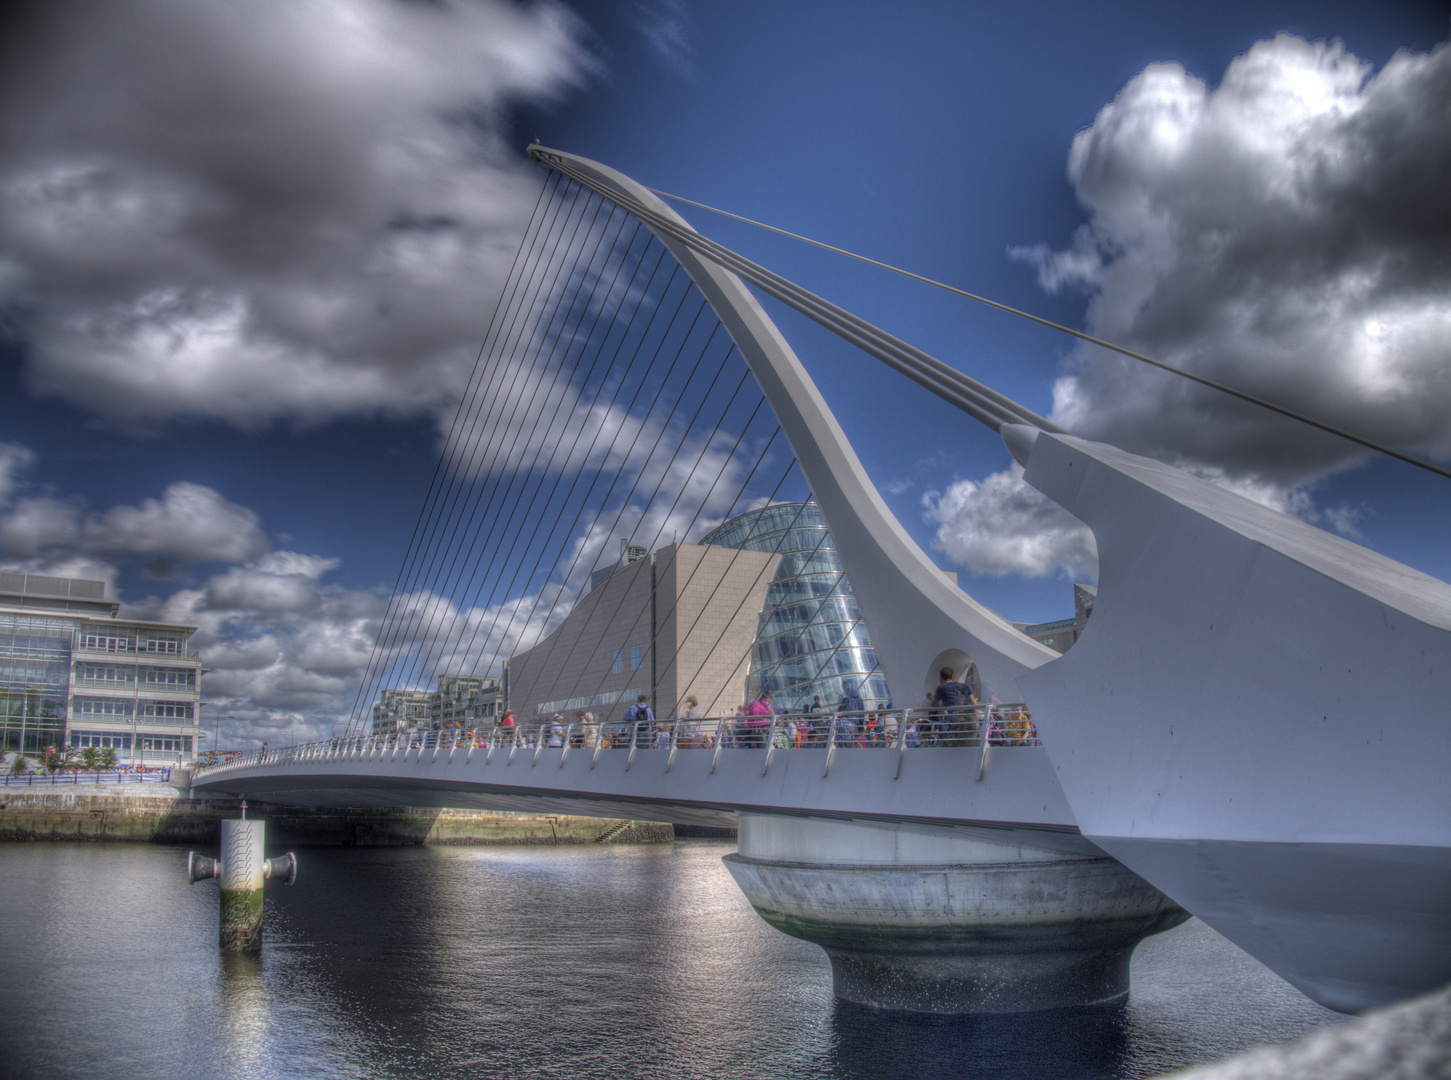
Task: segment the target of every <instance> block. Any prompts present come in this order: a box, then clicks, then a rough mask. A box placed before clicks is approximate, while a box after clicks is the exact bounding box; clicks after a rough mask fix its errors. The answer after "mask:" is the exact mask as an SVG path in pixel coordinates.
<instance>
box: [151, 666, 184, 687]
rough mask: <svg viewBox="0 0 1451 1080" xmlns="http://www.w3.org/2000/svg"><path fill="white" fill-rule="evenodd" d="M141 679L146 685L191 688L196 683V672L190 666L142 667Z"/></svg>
mask: <svg viewBox="0 0 1451 1080" xmlns="http://www.w3.org/2000/svg"><path fill="white" fill-rule="evenodd" d="M141 681H142V682H143V683H144V684H145V685H147V686H167V687H170V686H176V687H182V688H185V689H188V690H189V689H191V688H192V687H193V686H195V685H196V672H195V671H193V670H191V669H190V668H164V667H144V668H142V669H141Z"/></svg>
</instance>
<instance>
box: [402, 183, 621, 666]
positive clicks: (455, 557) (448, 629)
mask: <svg viewBox="0 0 1451 1080" xmlns="http://www.w3.org/2000/svg"><path fill="white" fill-rule="evenodd" d="M602 203H603V200H602ZM615 209H616V208H615V207H613V206H611V211H610V217H609V219H607V222H606V226H605V229H604V230H602V231H601V233H600V235H599V239H598V240H597V242H596V245H595V250H596V252H597V251H598V248H599V246H600V244H601V243H602V242H603V239H604V237H605V235H606V233H607V231H608V229H609V226H610V223H611V222H612V220H613V217H614V211H615ZM628 220H629V218H628V215H626V216H624V217H623V218H622V220H621V227H620V229H618V230H617V231H616V232H615V235H614V238H613V239H612V240H611V244H610V249H609V251H608V252H607V253H606V255H605V258H604V260H603V263H602V266H601V269H600V271H599V273H600V274H602V273H603V272H604V271H605V270H606V269H607V268H608V266H609V264H610V261H611V260H612V259H613V257H614V254H615V250H616V248H617V247H618V242H619V238H620V235H621V233H622V232H623V226H624V225H625V224H626V223H627V222H628ZM633 238H634V234H633V233H632V234H631V242H633ZM623 267H624V260H623V259H622V260H621V261H620V263H619V266H618V267H617V270H616V277H618V272H619V270H621V269H623ZM591 277H595V279H596V287H597V283H598V276H597V275H596V273H595V271H594V255H593V254H592V255H591V258H590V260H589V262H588V264H587V267H586V271H585V274H584V275H583V276H581V277H580V280H579V284H578V285H577V286H576V287H575V296H574V298H573V299H572V300H571V301H570V302H569V304H568V305H566V309H567V310H568V311H572V309H573V308H574V306H575V305H576V304H578V302H579V298H580V296H581V294H582V292H583V287H584V283H585V281H586V280H589V279H590V278H591ZM612 289H613V281H612V282H611V291H612ZM593 295H594V290H593V289H592V290H591V292H590V297H589V299H588V300H587V301H586V309H587V308H588V306H589V304H590V303H592V301H593ZM607 295H608V294H607ZM584 314H587V310H586V312H585V313H584ZM570 321H571V318H570V316H569V315H568V314H566V316H565V318H564V320H563V322H564V324H565V325H567V324H568V323H569V322H570ZM596 321H598V311H597V314H596ZM582 324H583V317H581V318H580V319H578V320H574V330H573V331H572V332H571V334H570V336H569V338H568V339H567V340H566V339H565V338H564V337H563V336H562V333H560V334H557V335H554V346H553V347H552V349H551V353H550V358H549V359H548V360H547V361H546V362H545V364H544V366H543V369H542V370H541V371H540V373H539V375H538V377H537V378H536V380H535V387H536V396H537V390H538V388H539V387H540V386H543V385H545V384H546V383H547V382H548V379H549V374H550V371H551V369H553V370H554V371H555V373H556V375H557V374H558V373H559V372H562V371H563V369H564V366H565V363H566V361H567V359H568V354H569V352H570V350H571V349H572V348H573V345H574V340H575V338H576V337H577V336H578V333H579V330H580V328H581V326H582ZM561 344H562V346H563V355H562V357H561V358H560V360H559V362H558V363H557V364H556V363H555V361H554V357H555V354H556V353H558V352H559V351H560V347H561ZM534 366H536V367H537V358H536V363H535V365H534ZM556 385H560V386H562V387H563V388H564V389H563V390H562V391H561V393H563V392H564V391H567V388H568V385H569V384H568V380H564V381H562V382H561V381H558V380H556ZM552 393H553V389H552V388H551V389H550V390H549V391H547V392H546V395H545V402H544V405H543V406H542V407H541V409H540V410H539V411H540V412H543V413H545V414H552V413H553V412H554V409H553V407H552V406H551V405H550V401H549V398H550V396H551V395H552ZM525 412H526V414H529V415H533V414H535V410H534V408H533V405H532V399H531V403H530V405H529V406H527V407H526V409H525ZM554 422H555V421H554V420H551V421H550V429H549V430H550V431H552V430H553V425H554ZM522 433H523V429H522V425H521V428H520V431H519V432H518V434H520V435H522ZM530 437H531V438H532V437H533V435H532V434H531V436H530ZM516 442H517V439H516ZM537 442H538V447H537V449H536V451H535V462H534V465H532V466H530V469H529V470H525V474H526V475H527V473H528V472H530V471H532V470H533V469H534V468H537V466H538V461H539V458H540V456H541V455H542V452H543V450H544V447H545V446H546V445H553V446H554V454H557V452H558V444H557V443H552V442H551V439H550V438H549V435H548V433H546V435H545V436H544V437H543V438H540V439H538V440H537ZM527 449H528V448H527V446H526V447H525V452H526V453H527ZM554 454H552V455H551V459H550V464H551V465H552V463H553V458H554ZM525 487H527V480H526V482H525ZM476 489H477V485H476ZM474 506H475V507H476V506H477V499H475V500H474ZM531 507H532V503H531ZM466 517H472V518H473V522H474V524H473V530H472V531H473V540H472V541H470V542H469V545H468V551H469V554H468V556H467V557H466V558H465V559H464V565H465V567H471V569H469V572H468V584H466V585H463V593H464V595H467V594H468V592H469V590H470V589H471V588H472V587H473V582H474V579H475V577H476V576H477V571H478V566H479V564H480V562H481V557H480V555H479V547H478V538H479V536H480V534H481V533H483V532H484V529H485V519H483V518H480V517H479V516H478V515H476V514H472V513H471V512H470V511H468V510H465V511H464V513H463V514H460V515H459V518H458V522H457V523H456V525H455V528H454V529H453V530H452V531H451V534H450V538H449V540H448V547H449V548H450V549H451V550H452V556H451V558H450V559H449V565H448V567H447V569H446V571H445V573H444V576H443V582H442V586H441V587H440V588H434V589H433V591H434V592H436V593H438V594H439V595H440V596H441V597H442V598H444V599H445V600H448V598H449V597H450V596H451V595H452V593H453V591H454V586H452V585H450V584H449V583H450V581H452V580H453V574H454V570H455V568H456V567H457V566H458V562H459V556H460V554H461V553H462V551H463V546H462V545H460V544H455V542H454V538H455V537H456V535H457V525H458V524H462V522H463V521H464V520H465V518H466ZM485 548H487V541H486V542H485ZM458 580H459V584H462V582H463V577H462V570H460V577H459V579H458ZM450 606H451V608H452V614H451V617H450V618H448V619H447V620H446V621H444V620H440V621H437V622H436V623H435V625H434V628H433V630H432V632H430V633H429V634H428V635H427V637H426V638H425V639H424V641H423V643H422V644H421V646H420V648H419V650H418V652H417V654H416V656H417V660H416V662H415V665H414V671H413V672H412V674H411V675H410V677H412V675H416V674H417V673H418V670H419V669H420V668H427V667H432V666H434V665H435V661H434V658H433V649H434V646H435V644H436V643H437V642H438V641H440V640H443V641H447V640H449V639H450V638H452V636H453V632H454V627H456V626H457V625H458V622H459V620H460V619H461V618H462V619H464V620H465V621H466V620H467V618H468V617H469V612H471V611H472V608H470V609H468V611H466V610H465V609H463V608H462V607H460V606H458V605H453V604H452V603H451V602H450ZM445 655H446V654H445ZM438 674H439V673H438V672H437V671H433V672H431V675H430V681H431V680H432V678H433V677H436V676H437V675H438Z"/></svg>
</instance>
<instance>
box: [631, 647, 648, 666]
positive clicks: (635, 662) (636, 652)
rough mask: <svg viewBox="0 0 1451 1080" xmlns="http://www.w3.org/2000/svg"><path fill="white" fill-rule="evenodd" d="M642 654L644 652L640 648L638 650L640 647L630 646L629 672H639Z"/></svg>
mask: <svg viewBox="0 0 1451 1080" xmlns="http://www.w3.org/2000/svg"><path fill="white" fill-rule="evenodd" d="M644 652H645V650H644V649H642V648H640V646H638V645H631V646H630V670H631V671H639V670H640V661H641V659H642V657H643V654H644Z"/></svg>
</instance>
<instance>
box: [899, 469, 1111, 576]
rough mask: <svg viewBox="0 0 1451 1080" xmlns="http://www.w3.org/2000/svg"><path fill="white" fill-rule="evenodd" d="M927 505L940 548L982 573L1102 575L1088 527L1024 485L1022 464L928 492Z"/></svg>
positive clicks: (929, 518) (950, 556) (959, 562)
mask: <svg viewBox="0 0 1451 1080" xmlns="http://www.w3.org/2000/svg"><path fill="white" fill-rule="evenodd" d="M922 505H923V507H924V509H925V510H926V513H927V520H928V521H929V522H931V523H932V524H935V525H936V526H937V536H936V546H937V548H938V549H939V550H941V551H942V552H944V553H945V554H946V555H947V556H948V557H949V558H951V559H952V560H953V561H955V562H957V563H958V564H960V565H962V566H970V567H972V569H973V570H975V571H977V572H978V573H980V574H1014V573H1016V574H1023V575H1025V576H1027V577H1042V576H1043V575H1045V574H1050V573H1052V572H1053V571H1054V570H1056V569H1057V568H1059V567H1064V568H1065V569H1067V570H1068V571H1069V572H1070V573H1072V574H1074V575H1075V576H1078V577H1080V578H1082V577H1093V576H1096V574H1097V567H1098V549H1097V548H1096V547H1095V546H1094V543H1093V534H1092V533H1091V532H1089V531H1088V526H1086V525H1084V524H1083V523H1082V522H1081V521H1079V520H1078V519H1077V518H1075V517H1073V516H1072V515H1071V514H1069V513H1068V512H1067V511H1066V510H1063V509H1062V508H1061V507H1059V506H1058V505H1057V504H1055V503H1053V502H1051V501H1050V500H1049V499H1048V498H1047V497H1046V496H1045V495H1042V494H1041V493H1039V491H1038V490H1037V489H1036V488H1033V487H1030V486H1029V485H1028V484H1027V483H1026V482H1024V480H1023V469H1022V466H1020V465H1016V464H1014V465H1013V466H1011V467H1010V468H1008V469H1005V470H1004V471H1002V472H998V473H993V474H992V475H991V476H989V477H988V478H987V479H986V480H983V481H981V482H974V481H972V480H958V481H956V482H954V483H952V484H950V485H949V486H948V487H947V490H946V491H943V492H935V491H932V492H928V493H927V494H926V495H924V496H923V498H922Z"/></svg>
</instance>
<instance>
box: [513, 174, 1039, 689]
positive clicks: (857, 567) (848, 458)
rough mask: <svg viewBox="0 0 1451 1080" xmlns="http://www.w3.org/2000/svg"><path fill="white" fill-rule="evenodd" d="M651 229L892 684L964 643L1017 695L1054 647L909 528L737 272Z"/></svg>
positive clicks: (908, 682)
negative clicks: (768, 411)
mask: <svg viewBox="0 0 1451 1080" xmlns="http://www.w3.org/2000/svg"><path fill="white" fill-rule="evenodd" d="M529 154H530V156H531V157H532V158H534V159H535V160H536V161H538V162H540V163H541V164H544V165H553V164H567V165H568V166H569V168H570V170H571V172H572V173H573V174H579V175H583V176H585V177H587V178H588V181H589V186H591V187H593V188H594V189H595V190H596V191H599V192H601V193H602V194H605V195H606V196H609V195H611V194H615V195H617V196H620V197H623V198H624V199H625V200H627V201H628V202H634V203H639V204H641V205H642V206H644V207H646V208H647V209H649V210H651V211H653V212H654V213H656V214H659V215H662V216H664V217H667V218H669V219H670V220H672V221H675V222H678V223H679V224H680V225H681V226H682V227H683V228H686V229H689V228H690V226H689V224H688V223H686V222H685V220H684V219H683V218H681V217H680V216H679V215H678V214H676V213H675V211H674V210H672V209H671V208H670V207H669V206H668V205H667V204H666V203H664V202H663V201H661V200H660V199H659V198H657V197H656V196H655V195H654V194H653V193H652V192H651V191H650V190H649V189H648V188H645V187H642V186H641V185H640V184H637V183H636V182H635V181H633V180H631V179H630V178H629V177H627V176H625V175H624V174H622V173H619V172H617V171H616V170H614V169H611V168H609V167H608V166H605V165H601V164H600V163H599V162H596V161H591V160H589V159H588V158H582V157H578V156H576V155H574V154H566V153H562V152H560V151H558V150H550V149H546V148H544V147H541V146H532V147H530V149H529ZM647 226H648V223H647ZM656 237H657V239H659V240H660V242H661V243H662V244H664V245H665V247H666V248H667V249H669V251H670V253H671V254H672V255H673V256H674V257H675V259H676V261H678V262H679V263H680V265H681V267H682V268H683V269H684V270H685V272H686V273H687V274H689V275H690V278H691V280H692V281H694V282H695V285H696V287H697V288H699V289H700V291H701V293H702V294H703V295H704V296H705V299H706V301H707V302H708V303H709V304H710V306H711V307H712V308H713V309H714V310H715V313H716V315H717V316H718V317H719V318H720V321H721V323H722V325H724V326H725V328H726V330H727V332H729V334H730V335H731V338H732V340H734V341H735V343H736V348H737V349H739V350H740V353H741V355H742V356H743V357H744V358H745V361H746V363H747V364H748V365H749V366H750V368H751V372H752V373H753V374H754V375H755V376H756V381H757V382H758V383H760V385H761V389H762V391H763V392H764V393H765V395H766V400H767V401H769V402H770V404H771V408H772V410H773V411H774V412H775V414H776V419H777V420H778V421H779V422H780V424H781V428H782V431H783V432H784V433H785V435H786V438H787V439H788V440H789V441H790V443H791V449H792V450H793V451H794V452H795V454H796V460H797V462H798V463H799V464H800V466H801V471H802V473H804V474H805V476H806V480H807V483H809V484H810V485H811V491H812V494H813V495H815V497H816V502H817V505H819V506H820V507H821V513H822V516H823V517H824V518H825V519H826V523H827V525H828V527H829V528H830V529H831V535H832V538H833V539H834V540H835V542H836V548H837V551H838V552H839V553H840V554H841V559H842V562H843V564H844V565H845V566H846V567H847V568H848V570H847V572H848V574H849V575H850V577H851V583H852V590H853V592H855V594H856V597H857V601H858V603H859V604H860V605H861V609H862V613H863V616H864V617H865V619H866V622H867V627H868V629H869V630H870V632H871V637H872V644H873V645H874V646H875V648H876V651H877V658H878V660H879V661H880V662H881V666H882V670H883V671H884V672H885V673H886V676H887V681H888V683H889V684H890V685H891V686H892V687H893V688H894V689H895V692H896V693H897V694H898V695H901V696H902V697H904V698H906V697H908V696H909V695H910V696H912V697H915V696H916V694H917V693H918V691H919V688H920V687H921V686H922V685H923V683H924V681H925V680H926V677H927V675H928V668H929V665H931V663H932V662H933V660H934V658H936V657H938V656H940V655H941V654H942V653H944V652H946V651H948V650H952V649H961V650H962V651H963V652H965V653H967V654H968V655H970V656H971V657H972V658H973V660H975V661H976V662H977V666H978V670H979V671H980V672H981V673H982V677H983V681H984V685H985V686H986V687H988V688H989V689H990V690H991V691H992V693H994V694H996V695H997V696H998V697H1000V698H1002V699H1003V700H1005V701H1019V700H1021V697H1020V695H1019V693H1018V689H1017V679H1018V676H1019V675H1021V674H1022V673H1023V672H1025V671H1029V670H1032V669H1033V668H1036V667H1039V666H1040V665H1042V664H1044V663H1047V662H1048V661H1049V660H1052V659H1054V658H1055V657H1056V656H1057V655H1058V654H1057V653H1055V652H1054V651H1053V650H1052V649H1049V648H1047V647H1046V646H1044V645H1042V644H1040V643H1039V642H1037V641H1034V640H1033V639H1032V638H1030V637H1028V636H1027V635H1025V634H1023V633H1021V632H1019V631H1018V630H1017V629H1016V628H1014V627H1013V626H1012V624H1010V623H1008V622H1007V621H1006V620H1005V619H1003V618H1002V617H1001V616H999V615H997V614H995V613H994V612H992V611H989V610H988V609H987V608H985V607H983V606H982V605H981V604H979V603H977V602H976V601H975V600H973V599H972V598H971V597H970V596H968V595H967V594H966V593H964V592H963V591H962V590H961V589H958V588H957V587H956V586H954V585H953V584H952V583H951V582H949V581H948V580H947V579H946V578H945V577H944V576H943V574H942V571H941V570H939V569H937V567H936V565H934V564H933V562H932V560H931V559H929V558H928V557H927V555H926V553H925V552H923V550H922V549H921V548H920V547H918V546H917V544H916V543H915V542H914V541H913V540H912V538H911V537H910V536H908V535H907V531H906V530H905V529H903V528H902V526H901V524H900V523H899V522H898V521H897V519H896V517H895V516H894V515H893V514H892V512H891V511H890V510H889V509H888V508H887V504H886V503H885V501H883V499H882V496H881V494H880V493H879V492H878V491H877V489H876V487H875V485H873V484H872V482H871V479H870V478H869V477H868V476H867V474H866V470H864V469H863V468H862V464H861V461H860V460H859V459H858V458H857V456H856V452H855V451H854V450H853V449H852V448H851V444H850V443H849V442H847V439H846V436H845V435H844V434H843V433H842V430H841V426H840V425H839V424H838V423H837V422H836V417H835V416H833V415H832V412H831V410H830V408H828V407H827V404H826V401H825V400H824V399H823V398H822V396H821V392H820V391H819V390H817V388H816V384H815V383H814V382H812V380H811V377H810V376H809V375H807V374H806V370H805V368H803V367H802V365H801V361H800V360H799V359H798V358H797V356H796V353H795V352H794V351H793V350H792V348H791V346H790V345H789V344H788V343H787V341H786V339H785V338H784V337H783V336H782V334H781V331H780V330H779V329H777V327H776V324H775V323H774V322H772V321H771V318H770V317H769V316H768V315H767V314H766V312H765V310H764V309H762V307H761V305H760V303H759V302H758V301H757V300H756V298H755V296H754V295H752V294H751V292H750V291H749V290H748V289H747V288H746V286H745V284H744V283H743V282H742V281H741V279H740V278H738V277H737V276H736V275H735V274H733V273H731V272H730V271H728V270H725V269H723V268H721V267H720V266H718V265H716V264H715V263H713V262H711V261H709V260H708V259H704V258H702V257H701V256H699V255H697V254H696V253H695V252H694V251H692V250H691V249H690V248H689V247H687V246H686V245H684V244H682V243H680V242H679V241H678V240H676V239H674V238H673V237H671V236H669V235H662V234H659V233H657V234H656Z"/></svg>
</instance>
